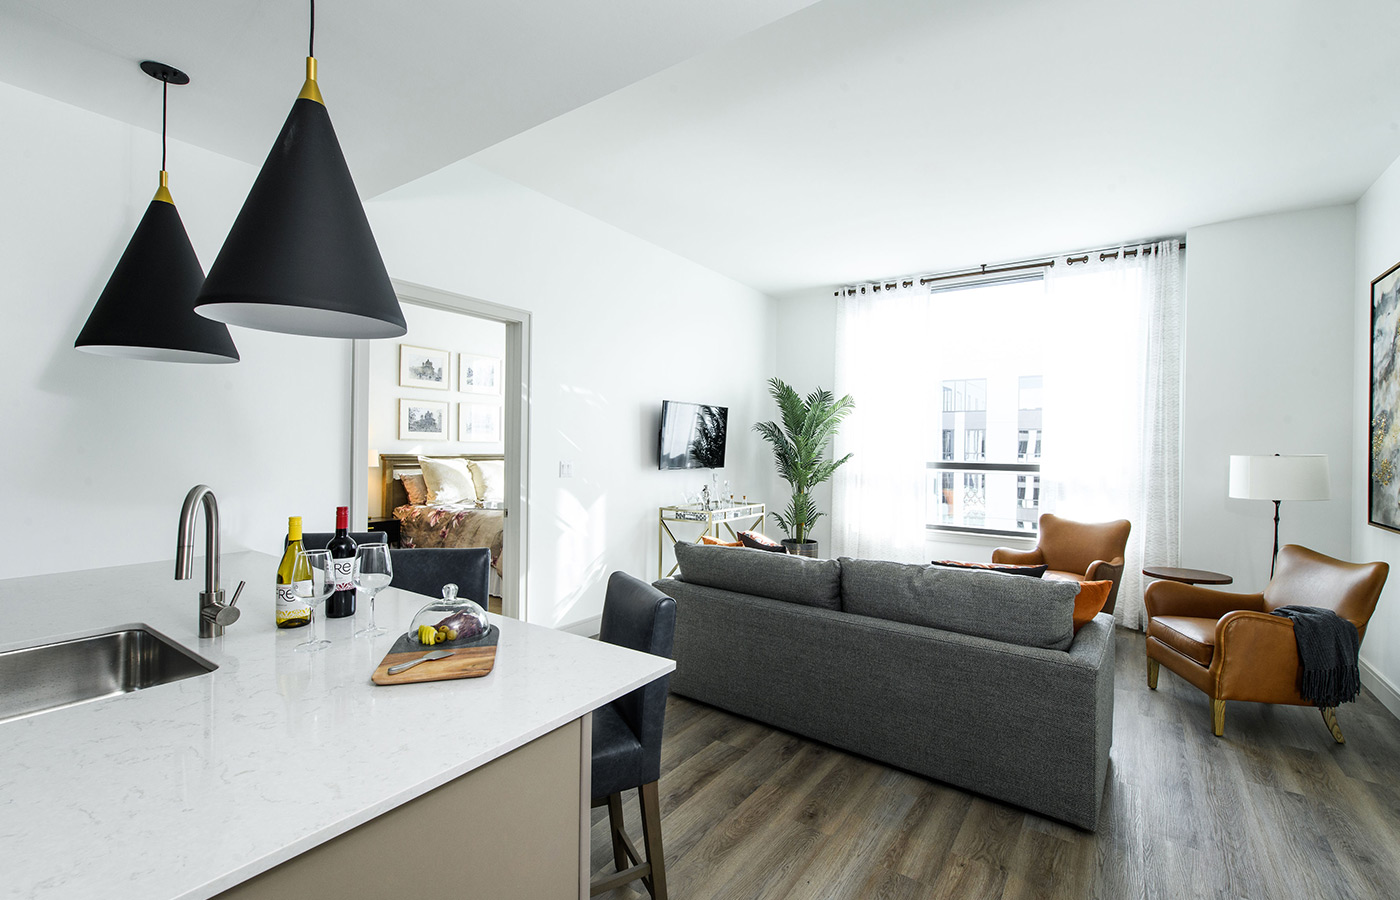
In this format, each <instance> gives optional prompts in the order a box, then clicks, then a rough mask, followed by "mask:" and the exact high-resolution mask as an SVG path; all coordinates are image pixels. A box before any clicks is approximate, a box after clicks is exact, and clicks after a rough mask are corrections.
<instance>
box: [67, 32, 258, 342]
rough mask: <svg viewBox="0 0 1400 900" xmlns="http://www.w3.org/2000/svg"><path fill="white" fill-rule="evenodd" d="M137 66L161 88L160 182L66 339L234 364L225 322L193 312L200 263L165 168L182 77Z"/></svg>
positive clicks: (185, 79)
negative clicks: (171, 101) (171, 110)
mask: <svg viewBox="0 0 1400 900" xmlns="http://www.w3.org/2000/svg"><path fill="white" fill-rule="evenodd" d="M141 69H142V70H143V71H144V72H145V73H146V74H147V75H150V76H151V77H152V78H156V79H159V80H160V81H162V82H164V83H165V86H164V87H163V88H162V89H161V94H162V98H161V116H160V148H161V149H160V189H159V190H157V191H156V196H155V199H153V200H152V201H151V205H150V206H148V207H147V208H146V214H145V215H144V216H142V217H141V224H139V225H137V226H136V233H135V234H133V235H132V236H131V242H130V243H128V244H127V245H126V250H125V251H124V252H123V253H122V258H121V260H120V261H119V262H118V263H117V267H116V269H114V270H113V271H112V277H111V278H109V279H108V280H107V286H106V287H105V288H103V289H102V294H101V296H99V297H98V298H97V304H96V305H95V306H93V308H92V313H91V314H90V315H89V316H88V320H87V324H85V325H83V330H82V331H81V332H79V333H78V339H77V340H76V341H74V342H73V346H74V347H76V348H78V349H79V350H82V351H84V352H87V353H96V354H99V355H102V356H119V357H124V358H126V359H153V360H160V361H164V362H193V363H235V362H238V350H237V348H235V347H234V346H233V338H231V337H230V336H229V333H228V327H227V326H225V325H222V324H220V323H218V322H211V321H209V320H208V319H206V318H203V317H201V316H197V315H195V313H194V299H195V295H196V294H198V293H199V286H200V285H201V284H203V282H204V270H203V269H201V268H200V266H199V259H198V257H196V256H195V255H194V248H193V247H192V246H190V239H189V235H187V234H186V233H185V225H184V223H183V222H181V221H180V213H179V212H178V211H177V210H176V209H175V200H174V198H172V197H171V196H170V190H169V188H168V185H167V182H168V177H167V175H166V172H165V112H166V100H167V99H168V94H169V92H170V85H172V84H189V82H190V78H189V76H188V75H186V74H185V73H184V72H181V71H180V70H179V69H176V68H173V67H171V66H167V65H165V64H164V63H158V62H152V61H151V60H147V61H145V62H143V63H141Z"/></svg>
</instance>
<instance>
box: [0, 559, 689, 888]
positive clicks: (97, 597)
mask: <svg viewBox="0 0 1400 900" xmlns="http://www.w3.org/2000/svg"><path fill="white" fill-rule="evenodd" d="M276 568H277V561H276V560H275V559H274V558H273V557H271V556H268V555H266V554H262V553H254V552H244V553H235V554H228V555H226V556H225V557H224V560H223V572H222V576H221V581H222V586H223V587H224V588H225V590H226V591H228V593H229V594H230V595H231V594H232V590H233V587H234V586H235V585H237V584H238V581H239V580H240V579H244V580H246V581H247V582H248V587H247V588H246V589H245V590H244V593H243V596H242V598H240V600H239V603H238V605H239V607H240V609H242V611H243V616H242V618H241V619H239V621H238V622H237V623H236V624H235V625H233V626H231V627H230V628H229V629H228V630H227V631H226V632H225V634H224V635H223V637H220V638H214V639H207V640H200V639H199V637H198V633H199V632H198V626H197V622H196V606H197V603H196V595H197V594H198V592H199V591H200V590H201V589H202V585H203V572H204V570H203V561H202V560H199V561H197V566H196V569H195V572H196V577H195V579H194V580H191V581H181V582H177V581H174V580H173V578H172V574H173V572H174V563H173V562H162V563H148V564H141V565H134V566H121V567H117V568H110V569H94V570H90V571H85V572H72V573H65V574H60V575H46V576H36V577H30V578H13V579H7V580H0V651H5V650H11V649H15V648H17V647H24V646H29V645H32V644H35V643H41V642H46V641H48V640H52V639H55V638H68V637H78V636H84V635H90V634H100V633H102V632H105V631H110V630H113V629H114V628H116V627H118V626H128V625H133V624H136V623H142V624H145V625H148V626H150V627H151V628H153V629H154V630H156V631H158V632H160V633H161V634H163V635H165V636H166V637H168V638H171V639H173V640H174V641H176V642H177V643H180V644H182V645H184V646H185V647H186V648H188V649H190V650H192V651H194V652H195V653H197V654H198V655H200V656H202V657H204V658H205V659H207V660H209V661H210V662H213V663H215V664H217V665H218V669H217V670H215V671H214V672H212V673H210V674H208V675H200V676H197V677H194V678H187V679H185V680H183V681H178V682H173V683H171V684H165V685H159V686H156V687H152V688H148V689H146V690H142V691H136V692H134V693H130V694H125V695H121V696H116V697H110V698H107V699H103V700H98V701H94V702H91V703H85V704H81V705H78V706H74V707H70V708H67V709H61V710H56V711H52V712H47V713H42V714H39V715H34V716H30V717H28V718H24V719H16V720H14V721H10V722H5V723H0V897H5V898H10V897H24V898H104V900H107V898H113V900H115V898H126V897H131V898H138V897H139V898H158V900H165V898H171V900H174V898H205V897H210V896H212V895H214V894H216V893H218V892H219V891H222V890H225V889H227V888H229V887H232V886H233V885H235V884H238V883H239V882H242V881H244V880H246V879H248V878H251V877H252V876H254V875H256V874H258V873H259V872H262V871H265V870H267V869H270V868H272V867H273V866H275V865H277V864H278V863H281V862H284V861H286V860H288V859H290V858H292V857H293V856H296V855H298V854H300V853H302V852H304V851H306V850H308V849H310V848H311V847H313V846H315V845H317V844H320V843H322V842H324V841H327V840H329V839H330V838H333V837H335V836H336V835H339V834H341V833H343V832H345V831H348V830H350V829H351V828H354V827H355V826H357V825H360V824H363V823H364V822H366V821H368V820H370V819H372V818H374V817H375V816H377V815H379V814H381V813H383V812H385V811H387V810H389V809H392V808H393V807H395V806H398V805H400V804H402V803H404V802H406V801H408V800H411V799H412V798H414V797H417V796H419V795H421V794H423V793H425V792H427V791H429V790H432V789H433V788H435V787H438V786H440V785H442V784H444V783H446V782H447V781H450V780H451V779H453V778H456V777H458V776H460V775H462V774H464V773H466V772H469V771H471V770H472V769H475V768H477V767H479V766H481V765H483V764H484V763H487V762H489V761H490V760H493V759H495V758H497V757H499V756H502V755H504V754H505V753H508V752H509V751H511V750H513V749H515V748H517V747H519V746H521V745H523V744H525V743H527V742H529V741H531V740H534V739H535V738H537V737H539V736H541V735H543V734H545V733H547V732H549V731H552V730H553V729H555V728H557V727H559V726H560V725H563V724H565V723H566V722H569V721H571V720H573V719H576V718H578V717H579V716H582V715H584V714H585V713H587V712H589V711H590V710H593V709H596V708H597V707H599V706H601V705H603V704H604V703H607V702H608V701H610V700H613V699H615V698H617V697H620V696H622V695H623V694H625V693H627V692H628V691H631V690H632V689H634V688H636V687H639V686H641V685H643V684H646V683H648V682H650V681H652V680H654V679H656V678H658V677H660V676H662V675H665V674H666V673H667V672H670V671H672V670H673V669H674V668H675V664H674V663H673V662H671V661H670V660H667V659H661V658H659V657H654V656H648V655H646V654H642V653H635V652H632V651H630V650H624V649H622V648H619V647H613V646H610V645H607V644H602V643H599V642H597V641H591V640H587V639H585V638H581V637H578V636H576V635H571V634H567V633H564V632H559V631H554V630H552V629H548V628H543V627H540V626H535V625H527V624H524V623H522V622H518V621H516V620H514V619H506V618H503V617H500V616H492V617H491V618H492V621H493V622H494V623H495V624H496V625H498V626H499V627H500V629H501V637H500V644H499V647H498V650H497V657H496V666H495V669H494V671H492V672H491V674H489V675H487V676H485V677H484V678H472V679H463V680H457V681H441V682H427V683H422V684H405V685H392V686H384V687H380V686H376V685H374V684H372V683H371V682H370V680H369V678H370V674H371V673H372V672H373V671H374V668H375V667H376V666H377V665H378V664H379V661H380V660H381V659H382V658H383V657H384V654H385V653H387V652H388V650H389V647H390V646H391V645H392V643H393V641H394V638H395V637H396V636H397V634H399V633H401V632H403V631H405V630H407V628H408V624H409V621H410V620H411V619H412V617H413V614H414V613H415V612H416V611H417V610H418V608H419V607H420V606H421V605H422V604H423V603H425V602H426V600H425V598H423V597H420V596H418V595H415V594H409V593H405V592H401V591H397V590H394V589H392V588H391V589H388V590H385V591H384V592H383V593H381V594H380V595H379V598H378V601H377V603H378V610H377V618H378V621H379V624H381V625H383V626H384V627H385V628H387V629H389V631H390V633H389V634H387V635H384V636H382V637H379V638H374V639H366V638H358V639H356V638H354V637H352V632H353V631H354V630H355V629H356V628H358V627H361V626H363V624H364V621H365V618H366V616H367V613H368V609H367V606H368V604H367V603H366V602H365V600H364V598H361V600H360V603H359V606H360V609H359V611H358V615H357V616H356V617H355V618H353V619H330V620H326V621H324V622H322V628H321V630H322V636H323V637H329V638H330V639H331V640H332V642H333V643H332V645H331V646H330V647H329V648H328V649H327V650H325V651H323V652H320V653H309V654H308V653H294V652H292V647H293V645H295V644H297V643H298V642H300V641H302V640H305V639H306V637H307V635H308V634H309V629H307V628H294V629H287V630H282V631H279V630H278V629H277V628H275V627H274V626H273V615H272V601H273V587H272V586H273V583H274V577H275V572H276ZM357 623H358V624H357ZM0 689H3V685H0Z"/></svg>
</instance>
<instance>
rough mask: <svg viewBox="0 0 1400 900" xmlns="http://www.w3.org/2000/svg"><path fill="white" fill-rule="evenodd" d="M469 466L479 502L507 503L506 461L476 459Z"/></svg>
mask: <svg viewBox="0 0 1400 900" xmlns="http://www.w3.org/2000/svg"><path fill="white" fill-rule="evenodd" d="M469 465H470V466H471V470H472V481H473V482H474V483H475V486H476V496H477V498H478V500H484V501H488V502H496V503H503V502H505V499H506V461H505V460H503V459H480V460H478V459H474V460H472V461H471V462H470V463H469Z"/></svg>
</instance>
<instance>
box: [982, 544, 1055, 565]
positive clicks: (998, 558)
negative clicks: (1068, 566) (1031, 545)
mask: <svg viewBox="0 0 1400 900" xmlns="http://www.w3.org/2000/svg"><path fill="white" fill-rule="evenodd" d="M992 562H994V563H1001V564H1003V565H1010V566H1043V565H1045V554H1044V553H1042V552H1040V548H1039V547H1036V548H1035V549H1033V550H1012V549H1011V548H1010V547H998V548H996V549H995V550H993V551H992Z"/></svg>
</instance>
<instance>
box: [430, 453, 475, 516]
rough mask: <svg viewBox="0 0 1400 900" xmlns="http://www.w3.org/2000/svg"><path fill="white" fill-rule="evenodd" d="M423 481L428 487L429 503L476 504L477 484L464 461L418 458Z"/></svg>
mask: <svg viewBox="0 0 1400 900" xmlns="http://www.w3.org/2000/svg"><path fill="white" fill-rule="evenodd" d="M418 463H419V465H421V466H422V467H423V481H424V483H426V484H427V486H428V502H429V503H432V504H434V505H445V504H450V503H475V502H476V484H475V483H474V482H473V481H472V472H471V469H469V468H467V461H466V460H464V459H431V458H429V457H427V456H420V457H418Z"/></svg>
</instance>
